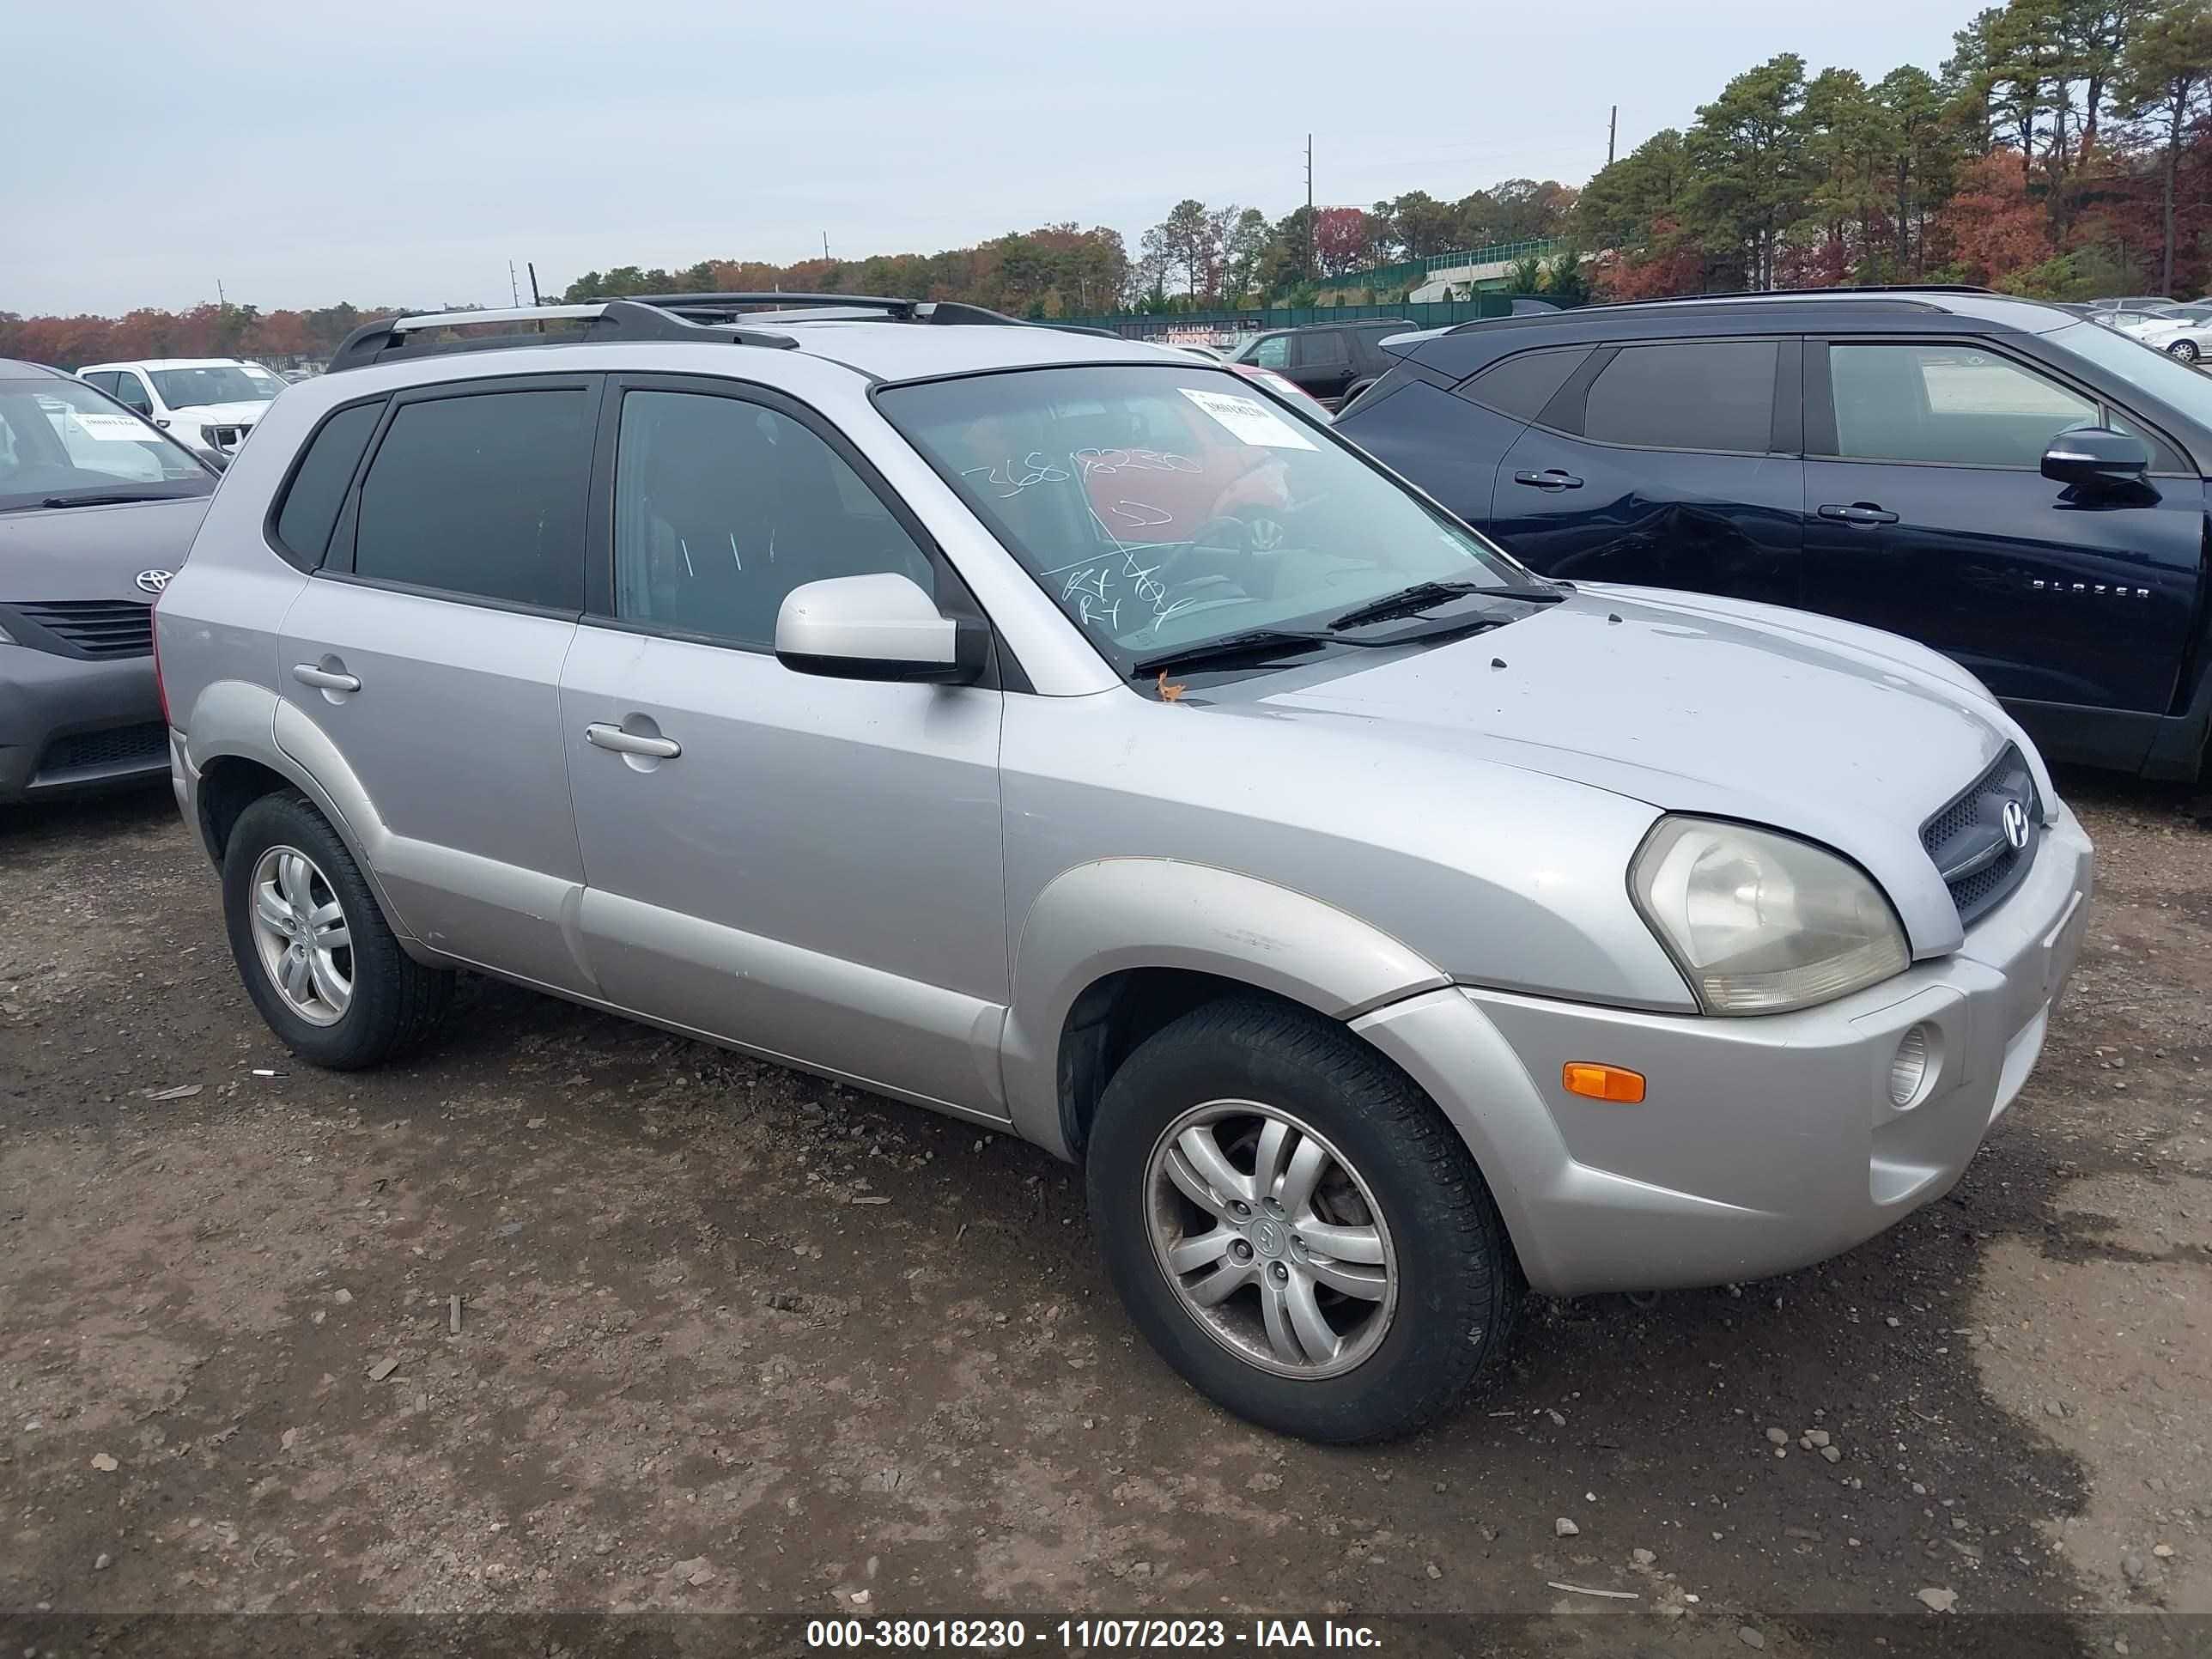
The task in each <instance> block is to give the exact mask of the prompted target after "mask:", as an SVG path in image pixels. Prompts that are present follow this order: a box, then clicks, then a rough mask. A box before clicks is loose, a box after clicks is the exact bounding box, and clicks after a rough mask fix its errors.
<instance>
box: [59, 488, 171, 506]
mask: <svg viewBox="0 0 2212 1659" xmlns="http://www.w3.org/2000/svg"><path fill="white" fill-rule="evenodd" d="M179 499H180V498H179V497H178V496H177V495H173V494H170V493H169V492H167V491H163V492H162V493H161V494H160V495H147V494H145V493H144V492H143V491H140V490H125V491H121V492H118V493H117V494H112V495H48V496H46V498H45V499H43V500H42V501H40V503H39V505H40V507H120V506H125V505H127V504H128V503H130V502H131V501H177V500H179Z"/></svg>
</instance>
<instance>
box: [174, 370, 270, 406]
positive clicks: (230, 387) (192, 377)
mask: <svg viewBox="0 0 2212 1659" xmlns="http://www.w3.org/2000/svg"><path fill="white" fill-rule="evenodd" d="M147 373H148V374H151V375H152V376H153V377H154V390H155V391H156V392H160V393H161V401H162V402H163V403H165V404H167V405H168V406H169V407H170V408H172V409H197V408H199V407H201V406H202V405H203V404H254V403H262V404H265V403H267V402H268V401H269V400H270V398H273V397H275V396H276V394H277V393H278V392H282V391H283V389H284V382H283V381H282V380H278V379H277V378H276V376H275V375H274V374H270V372H269V371H268V370H267V369H265V368H260V367H259V366H258V365H257V364H253V363H216V364H215V365H213V366H212V367H210V368H155V369H149V370H148V371H147Z"/></svg>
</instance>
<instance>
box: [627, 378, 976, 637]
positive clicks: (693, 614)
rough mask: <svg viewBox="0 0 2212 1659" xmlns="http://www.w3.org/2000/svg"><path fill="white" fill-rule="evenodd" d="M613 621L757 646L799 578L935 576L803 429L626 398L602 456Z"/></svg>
mask: <svg viewBox="0 0 2212 1659" xmlns="http://www.w3.org/2000/svg"><path fill="white" fill-rule="evenodd" d="M614 505H615V525H614V553H615V614H616V616H617V617H619V618H620V619H622V620H623V621H625V622H636V623H650V624H652V625H653V626H655V627H659V628H666V629H674V630H676V631H678V632H680V633H686V634H702V635H707V636H708V637H709V638H712V639H715V640H721V641H729V642H730V643H732V644H736V645H744V646H750V647H757V648H759V649H762V650H766V649H769V648H771V647H773V646H774V645H775V623H776V617H777V615H778V613H779V612H780V611H781V610H782V608H783V601H784V597H785V596H786V595H787V594H788V593H789V592H791V590H792V589H793V588H794V587H797V586H800V585H801V584H803V583H805V582H811V581H820V580H825V579H827V578H829V577H833V576H869V575H877V574H884V573H886V572H889V573H892V574H897V575H902V576H908V577H911V578H912V579H913V580H915V582H916V583H918V584H919V585H920V586H921V588H922V590H923V591H924V592H929V593H932V594H934V592H935V572H934V570H933V568H932V566H931V563H930V561H929V558H928V556H927V555H926V554H924V553H923V551H922V550H921V548H920V547H918V546H916V545H915V541H914V538H912V537H910V536H908V534H907V532H905V530H904V529H903V528H902V527H901V526H900V524H899V522H898V520H896V519H895V518H893V517H892V516H891V513H890V509H889V508H888V507H885V506H884V503H883V501H881V500H880V499H879V498H878V496H877V495H876V494H875V493H874V492H873V491H872V490H871V489H869V488H868V486H867V485H866V483H864V482H862V480H861V478H860V475H859V474H858V473H856V472H854V471H853V469H852V468H851V467H850V466H849V465H847V464H846V462H845V460H844V459H843V458H842V457H841V456H840V455H839V454H838V453H836V451H835V450H834V449H832V448H830V447H829V445H828V444H827V443H825V442H824V441H823V440H822V439H821V438H820V437H818V436H817V435H815V434H814V433H813V432H811V431H810V430H809V429H808V428H806V427H805V426H804V425H802V424H801V423H799V422H797V421H795V420H793V419H791V418H790V417H789V416H785V415H781V414H778V413H777V412H776V411H775V410H772V409H766V408H763V406H762V405H760V404H755V403H749V402H747V401H746V400H744V398H726V397H717V396H714V395H712V394H709V393H705V392H657V391H632V392H625V393H624V394H623V404H622V422H621V426H620V428H619V430H618V432H617V440H616V448H615V504H614Z"/></svg>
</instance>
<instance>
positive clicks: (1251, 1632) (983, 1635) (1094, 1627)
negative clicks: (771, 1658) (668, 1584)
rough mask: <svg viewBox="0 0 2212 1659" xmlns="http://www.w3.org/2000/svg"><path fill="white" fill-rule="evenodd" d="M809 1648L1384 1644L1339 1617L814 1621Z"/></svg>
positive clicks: (1362, 1647)
mask: <svg viewBox="0 0 2212 1659" xmlns="http://www.w3.org/2000/svg"><path fill="white" fill-rule="evenodd" d="M806 1645H807V1646H808V1648H810V1649H812V1650H835V1649H839V1648H844V1649H861V1650H865V1649H901V1648H903V1649H906V1650H909V1651H916V1652H921V1651H927V1650H933V1649H934V1650H946V1651H951V1650H969V1651H973V1652H982V1653H992V1652H1010V1651H1012V1650H1015V1649H1018V1648H1024V1647H1029V1646H1032V1645H1034V1646H1036V1647H1039V1648H1043V1649H1048V1650H1049V1649H1055V1648H1056V1649H1060V1650H1067V1651H1073V1652H1090V1651H1093V1650H1120V1651H1138V1652H1141V1651H1146V1650H1178V1649H1190V1648H1240V1647H1241V1648H1248V1649H1261V1650H1271V1649H1301V1648H1304V1649H1315V1650H1319V1649H1325V1648H1334V1649H1337V1650H1359V1651H1365V1652H1374V1651H1376V1650H1379V1649H1380V1648H1381V1647H1382V1645H1383V1642H1382V1637H1381V1635H1380V1633H1379V1632H1376V1630H1375V1629H1374V1628H1373V1627H1372V1626H1367V1625H1360V1624H1340V1623H1339V1622H1337V1621H1336V1620H1331V1619H1320V1620H1311V1619H1252V1620H1225V1619H1060V1620H1022V1619H810V1620H807V1621H806Z"/></svg>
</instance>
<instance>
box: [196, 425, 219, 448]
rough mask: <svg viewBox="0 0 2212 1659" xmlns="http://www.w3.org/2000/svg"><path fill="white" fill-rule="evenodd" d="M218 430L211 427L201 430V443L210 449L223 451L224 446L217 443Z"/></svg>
mask: <svg viewBox="0 0 2212 1659" xmlns="http://www.w3.org/2000/svg"><path fill="white" fill-rule="evenodd" d="M217 430H218V428H215V427H211V426H204V427H202V428H200V441H201V442H202V443H204V444H205V445H206V446H207V447H209V448H210V449H221V448H222V445H221V444H219V443H217V442H216V440H215V435H216V431H217Z"/></svg>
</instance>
